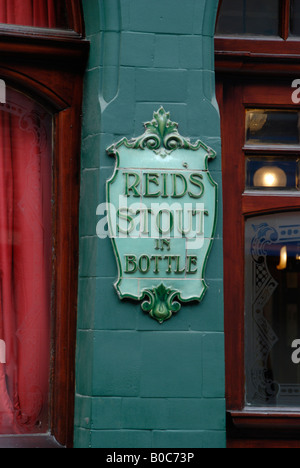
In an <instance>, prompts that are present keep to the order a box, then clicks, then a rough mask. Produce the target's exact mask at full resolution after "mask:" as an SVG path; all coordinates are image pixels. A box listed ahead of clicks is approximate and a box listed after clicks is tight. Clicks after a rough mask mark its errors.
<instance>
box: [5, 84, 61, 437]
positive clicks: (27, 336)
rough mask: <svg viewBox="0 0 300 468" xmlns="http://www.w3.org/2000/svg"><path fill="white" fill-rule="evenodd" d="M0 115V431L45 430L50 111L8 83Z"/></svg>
mask: <svg viewBox="0 0 300 468" xmlns="http://www.w3.org/2000/svg"><path fill="white" fill-rule="evenodd" d="M0 121H1V122H0V123H1V125H0V191H1V196H0V299H1V300H0V434H28V433H45V432H47V431H48V429H49V425H48V394H49V365H50V363H49V361H50V298H51V290H50V288H51V256H52V255H51V252H52V244H51V237H52V235H51V225H52V223H51V179H52V178H51V164H52V163H51V161H52V154H51V151H52V149H51V148H52V117H51V116H50V115H49V114H48V112H46V111H45V110H44V109H43V108H41V107H40V106H39V105H37V103H35V102H34V101H32V100H31V99H29V98H27V97H26V96H24V95H23V94H21V93H18V92H16V91H14V90H13V89H9V88H8V89H7V102H6V103H4V104H0Z"/></svg>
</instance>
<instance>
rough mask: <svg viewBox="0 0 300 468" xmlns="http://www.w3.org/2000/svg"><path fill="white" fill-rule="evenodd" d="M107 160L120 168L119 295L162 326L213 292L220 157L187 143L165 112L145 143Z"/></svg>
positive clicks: (111, 191) (126, 146)
mask: <svg viewBox="0 0 300 468" xmlns="http://www.w3.org/2000/svg"><path fill="white" fill-rule="evenodd" d="M107 152H108V154H109V155H112V156H114V157H115V158H116V161H117V164H116V167H115V171H114V174H113V176H112V177H111V179H110V180H108V181H107V212H108V221H109V233H110V237H111V240H112V244H113V248H114V252H115V256H116V260H117V264H118V273H119V274H118V280H117V282H116V284H115V288H116V290H117V293H118V295H119V297H120V299H121V300H122V299H133V300H136V301H142V305H141V307H142V310H143V311H144V312H146V313H148V314H149V316H150V317H151V318H153V319H155V320H157V321H158V322H159V323H163V322H165V321H166V320H168V319H170V318H171V317H172V316H173V314H175V313H177V312H178V311H179V310H180V309H181V303H185V302H190V301H198V302H200V301H201V300H202V299H203V297H204V295H205V293H206V291H207V285H206V282H205V279H204V274H205V268H206V263H207V259H208V255H209V252H210V250H211V247H212V242H213V238H214V233H215V227H216V213H217V202H218V197H217V188H218V187H217V184H216V183H215V182H214V181H213V179H212V177H211V175H210V173H209V171H208V161H209V160H210V159H213V158H215V156H216V153H215V152H214V151H213V150H212V149H211V148H209V147H207V146H206V145H205V144H204V143H202V142H201V141H200V140H198V141H197V142H196V143H191V142H190V140H189V139H188V138H184V137H183V136H181V135H180V134H179V132H178V124H177V123H176V122H172V121H171V119H170V113H169V112H166V111H165V110H164V109H163V107H161V108H160V109H159V110H158V111H157V112H154V114H153V120H152V121H151V122H147V123H146V124H145V133H144V134H143V135H141V136H139V137H137V138H134V139H132V140H127V138H123V139H122V140H121V141H119V142H118V143H115V144H113V145H112V146H111V147H110V148H108V150H107Z"/></svg>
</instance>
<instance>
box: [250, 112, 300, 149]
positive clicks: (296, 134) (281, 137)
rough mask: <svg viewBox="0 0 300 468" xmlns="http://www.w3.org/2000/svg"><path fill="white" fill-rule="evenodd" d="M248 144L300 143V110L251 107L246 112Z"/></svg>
mask: <svg viewBox="0 0 300 468" xmlns="http://www.w3.org/2000/svg"><path fill="white" fill-rule="evenodd" d="M246 143H247V144H248V145H299V144H300V112H298V111H289V110H273V109H270V110H268V109H250V110H247V112H246Z"/></svg>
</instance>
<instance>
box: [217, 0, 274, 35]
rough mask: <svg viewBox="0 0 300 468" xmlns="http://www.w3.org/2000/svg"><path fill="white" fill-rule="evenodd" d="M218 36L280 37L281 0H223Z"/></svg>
mask: <svg viewBox="0 0 300 468" xmlns="http://www.w3.org/2000/svg"><path fill="white" fill-rule="evenodd" d="M216 33H217V34H248V35H263V36H278V35H279V0H264V1H261V0H223V1H222V5H221V9H220V15H219V19H218V23H217V29H216Z"/></svg>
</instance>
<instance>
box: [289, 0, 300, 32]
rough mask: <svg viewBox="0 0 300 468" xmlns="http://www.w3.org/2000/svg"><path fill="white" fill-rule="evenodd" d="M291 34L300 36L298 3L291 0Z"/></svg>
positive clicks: (299, 8)
mask: <svg viewBox="0 0 300 468" xmlns="http://www.w3.org/2000/svg"><path fill="white" fill-rule="evenodd" d="M291 35H292V36H300V3H299V0H291Z"/></svg>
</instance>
